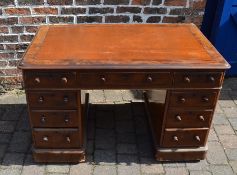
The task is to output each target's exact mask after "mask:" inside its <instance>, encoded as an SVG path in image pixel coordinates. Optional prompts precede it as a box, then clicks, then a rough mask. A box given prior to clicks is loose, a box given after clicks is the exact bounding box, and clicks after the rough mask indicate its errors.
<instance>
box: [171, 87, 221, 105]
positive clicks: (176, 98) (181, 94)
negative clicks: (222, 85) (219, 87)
mask: <svg viewBox="0 0 237 175" xmlns="http://www.w3.org/2000/svg"><path fill="white" fill-rule="evenodd" d="M217 94H218V93H217V91H198V90H197V91H175V92H172V93H171V97H170V106H171V107H210V108H212V107H213V106H214V105H215V103H216V100H217Z"/></svg>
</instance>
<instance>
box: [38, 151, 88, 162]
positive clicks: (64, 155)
mask: <svg viewBox="0 0 237 175" xmlns="http://www.w3.org/2000/svg"><path fill="white" fill-rule="evenodd" d="M33 157H34V160H35V162H44V163H45V162H46V163H47V162H48V163H65V162H67V163H69V162H70V163H79V162H85V150H84V149H73V150H65V149H57V150H55V149H52V150H51V149H33Z"/></svg>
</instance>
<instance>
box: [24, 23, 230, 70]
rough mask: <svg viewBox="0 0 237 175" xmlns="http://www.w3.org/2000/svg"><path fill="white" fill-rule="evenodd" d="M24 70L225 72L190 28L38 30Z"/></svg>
mask: <svg viewBox="0 0 237 175" xmlns="http://www.w3.org/2000/svg"><path fill="white" fill-rule="evenodd" d="M19 68H22V69H227V68H229V64H228V63H227V62H226V61H225V60H224V58H223V57H222V56H221V55H220V54H219V53H218V52H217V51H216V49H215V48H214V47H213V46H212V45H211V44H210V42H209V41H208V40H207V39H206V38H205V37H204V36H203V35H202V33H201V32H200V31H199V29H198V28H197V27H196V26H195V25H193V24H81V25H51V26H41V27H40V29H39V31H38V32H37V34H36V36H35V38H34V40H33V41H32V43H31V45H30V46H29V48H28V50H27V52H26V54H25V55H24V59H23V60H22V62H21V63H20V65H19Z"/></svg>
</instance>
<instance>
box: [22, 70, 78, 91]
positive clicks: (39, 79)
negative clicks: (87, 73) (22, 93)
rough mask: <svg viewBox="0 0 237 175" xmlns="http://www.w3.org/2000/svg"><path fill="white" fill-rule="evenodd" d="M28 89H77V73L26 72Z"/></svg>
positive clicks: (25, 77)
mask: <svg viewBox="0 0 237 175" xmlns="http://www.w3.org/2000/svg"><path fill="white" fill-rule="evenodd" d="M24 79H25V81H24V82H25V86H26V88H65V87H75V84H76V72H70V71H67V72H63V71H50V72H40V71H39V72H38V71H37V72H34V71H31V72H26V73H25V74H24Z"/></svg>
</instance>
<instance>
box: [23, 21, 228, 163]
mask: <svg viewBox="0 0 237 175" xmlns="http://www.w3.org/2000/svg"><path fill="white" fill-rule="evenodd" d="M19 68H21V69H22V70H23V78H24V84H25V90H26V94H27V102H28V110H29V116H30V122H31V127H32V136H33V148H34V149H33V154H34V159H35V161H37V162H80V161H84V160H85V141H84V139H85V137H86V133H85V120H86V112H85V111H86V108H87V107H86V106H87V105H85V100H84V99H85V98H84V97H83V94H82V93H81V90H82V89H144V90H148V92H149V91H150V92H152V91H154V90H155V89H163V90H166V96H165V101H164V103H160V102H159V101H157V100H156V99H155V98H156V97H155V96H154V97H153V96H152V95H145V101H146V107H147V109H148V110H147V111H148V113H149V115H148V116H149V117H148V118H149V121H150V128H151V130H152V135H153V139H154V145H155V157H156V159H157V160H161V161H169V160H199V159H204V158H205V155H206V152H207V146H206V141H207V137H208V133H209V129H210V126H211V122H212V117H213V113H214V110H215V106H216V102H217V99H218V96H219V92H220V89H221V86H222V83H223V79H224V72H225V70H226V69H228V68H230V66H229V64H228V63H227V62H226V61H225V60H224V59H223V57H222V56H221V55H220V54H219V53H218V52H217V51H216V49H215V48H214V47H213V46H212V45H211V44H210V42H209V41H208V40H207V39H206V38H205V37H204V36H203V35H202V33H201V32H200V31H199V29H198V28H197V27H196V26H195V25H193V24H174V25H171V24H162V25H158V24H144V25H140V24H97V25H96V24H95V25H86V24H84V25H55V26H42V27H40V29H39V31H38V33H37V35H36V36H35V38H34V40H33V42H32V44H31V45H30V46H29V48H28V50H27V52H26V54H25V55H24V59H23V61H22V62H21V63H20V64H19ZM150 94H153V93H150ZM108 144H109V143H108Z"/></svg>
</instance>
